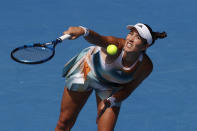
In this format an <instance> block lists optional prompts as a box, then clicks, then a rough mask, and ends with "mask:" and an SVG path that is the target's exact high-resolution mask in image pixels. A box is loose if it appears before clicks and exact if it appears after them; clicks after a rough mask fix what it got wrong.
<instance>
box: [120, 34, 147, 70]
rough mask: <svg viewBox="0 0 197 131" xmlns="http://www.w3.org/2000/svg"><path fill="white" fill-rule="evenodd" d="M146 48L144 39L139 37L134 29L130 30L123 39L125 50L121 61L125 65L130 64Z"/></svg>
mask: <svg viewBox="0 0 197 131" xmlns="http://www.w3.org/2000/svg"><path fill="white" fill-rule="evenodd" d="M147 48H148V44H146V41H145V40H144V39H143V38H141V37H140V36H139V34H138V32H137V31H136V30H132V31H131V32H130V33H129V34H128V35H127V36H126V40H125V44H124V46H123V49H124V51H125V53H124V55H123V62H124V63H126V64H125V65H128V66H129V64H128V63H130V65H131V64H132V63H134V62H135V61H136V59H137V58H138V57H139V55H140V53H141V52H142V51H144V50H146V49H147Z"/></svg>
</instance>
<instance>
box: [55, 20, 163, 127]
mask: <svg viewBox="0 0 197 131" xmlns="http://www.w3.org/2000/svg"><path fill="white" fill-rule="evenodd" d="M127 28H128V29H129V31H130V32H129V33H128V35H127V36H126V38H125V39H123V38H117V37H113V36H102V35H100V34H98V33H96V32H94V31H93V30H89V29H87V28H85V27H82V26H79V27H69V29H68V30H67V31H65V32H64V34H70V35H71V37H70V39H71V40H74V39H76V38H78V37H79V36H82V35H83V36H84V38H85V39H86V40H87V41H88V42H89V43H91V44H93V46H90V47H88V48H86V49H84V50H82V51H81V52H80V53H79V54H78V55H76V56H75V57H73V58H72V59H71V60H70V61H69V62H67V63H66V64H65V67H64V71H63V77H65V79H66V85H65V89H64V93H63V98H62V103H61V112H60V117H59V121H58V123H57V126H56V129H55V131H69V130H70V129H71V128H72V127H73V125H74V123H75V121H76V119H77V116H78V113H79V112H80V110H81V109H82V107H83V106H84V104H85V103H86V101H87V99H88V97H89V96H90V94H91V92H92V91H93V90H95V92H96V99H97V112H98V113H97V119H96V122H97V125H98V131H113V130H114V127H115V124H116V121H117V118H118V114H119V110H120V107H121V102H122V101H123V100H124V99H126V98H127V97H128V96H129V95H130V94H131V93H132V92H133V91H134V90H135V89H136V88H137V87H138V86H139V84H140V83H142V81H143V80H144V79H146V78H147V77H148V76H149V75H150V73H151V72H152V70H153V64H152V62H151V60H150V58H149V57H148V56H147V54H146V53H145V52H146V50H147V49H148V48H149V47H150V46H151V45H153V44H154V43H155V40H157V39H158V38H165V37H166V36H167V35H166V33H165V32H162V33H159V32H153V31H152V29H151V28H150V27H149V26H148V25H146V24H142V23H138V24H136V25H128V26H127ZM112 44H113V46H115V47H117V52H116V53H113V54H110V53H107V47H108V46H109V45H112Z"/></svg>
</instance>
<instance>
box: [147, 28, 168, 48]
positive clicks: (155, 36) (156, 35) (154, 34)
mask: <svg viewBox="0 0 197 131" xmlns="http://www.w3.org/2000/svg"><path fill="white" fill-rule="evenodd" d="M145 25H146V27H147V28H148V29H149V31H150V33H151V35H152V38H153V42H152V44H150V46H151V45H153V44H154V43H155V40H157V39H163V38H165V37H167V33H166V32H165V31H164V32H162V33H160V32H153V31H152V29H151V28H150V26H148V25H147V24H145Z"/></svg>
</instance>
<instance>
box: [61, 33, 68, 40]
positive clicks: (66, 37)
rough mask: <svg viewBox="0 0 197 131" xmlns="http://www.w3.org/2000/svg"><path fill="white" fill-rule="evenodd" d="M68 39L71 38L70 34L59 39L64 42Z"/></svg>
mask: <svg viewBox="0 0 197 131" xmlns="http://www.w3.org/2000/svg"><path fill="white" fill-rule="evenodd" d="M68 38H70V35H69V34H65V35H63V36H60V37H59V39H60V40H62V41H63V40H65V39H68Z"/></svg>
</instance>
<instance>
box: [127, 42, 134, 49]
mask: <svg viewBox="0 0 197 131" xmlns="http://www.w3.org/2000/svg"><path fill="white" fill-rule="evenodd" d="M125 46H126V47H127V48H131V47H132V46H133V43H132V42H131V41H127V42H126V45H125Z"/></svg>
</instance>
